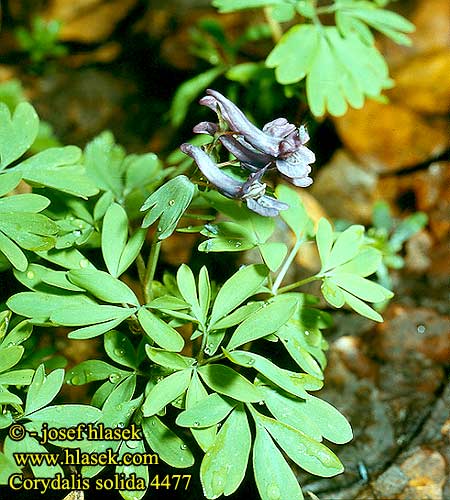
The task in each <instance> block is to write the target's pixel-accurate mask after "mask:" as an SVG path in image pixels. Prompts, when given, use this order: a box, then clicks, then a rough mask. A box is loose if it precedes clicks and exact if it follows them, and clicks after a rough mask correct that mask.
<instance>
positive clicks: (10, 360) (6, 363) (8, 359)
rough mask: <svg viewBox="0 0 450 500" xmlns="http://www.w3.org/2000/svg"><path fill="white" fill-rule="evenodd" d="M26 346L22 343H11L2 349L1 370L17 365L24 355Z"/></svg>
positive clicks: (0, 351) (0, 356) (0, 350)
mask: <svg viewBox="0 0 450 500" xmlns="http://www.w3.org/2000/svg"><path fill="white" fill-rule="evenodd" d="M23 352H24V348H23V347H22V346H20V345H11V346H9V347H5V348H3V347H2V348H1V349H0V372H4V371H6V370H9V369H10V368H11V367H13V366H15V365H16V364H17V363H18V362H19V361H20V359H21V358H22V356H23Z"/></svg>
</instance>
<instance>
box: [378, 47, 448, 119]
mask: <svg viewBox="0 0 450 500" xmlns="http://www.w3.org/2000/svg"><path fill="white" fill-rule="evenodd" d="M392 77H393V79H394V81H395V87H394V88H393V89H392V90H390V91H389V92H388V96H389V97H390V98H392V99H393V100H395V101H397V102H398V101H401V102H404V103H406V104H407V105H408V107H409V108H410V109H412V110H414V111H417V112H419V113H427V114H438V115H445V114H448V113H450V48H449V49H442V50H440V51H438V52H433V53H425V54H420V55H419V56H417V57H415V58H413V59H411V60H408V61H407V62H406V63H405V64H404V65H402V66H401V67H400V68H398V69H397V70H396V71H394V72H393V74H392Z"/></svg>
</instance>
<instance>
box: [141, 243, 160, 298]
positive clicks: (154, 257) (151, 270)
mask: <svg viewBox="0 0 450 500" xmlns="http://www.w3.org/2000/svg"><path fill="white" fill-rule="evenodd" d="M160 250H161V240H158V239H157V238H156V239H155V240H154V241H153V243H152V248H151V250H150V255H149V256H148V261H147V269H146V271H145V277H144V297H145V302H146V303H148V302H150V301H151V300H152V299H153V290H152V282H153V278H154V277H155V271H156V264H157V262H158V258H159V251H160Z"/></svg>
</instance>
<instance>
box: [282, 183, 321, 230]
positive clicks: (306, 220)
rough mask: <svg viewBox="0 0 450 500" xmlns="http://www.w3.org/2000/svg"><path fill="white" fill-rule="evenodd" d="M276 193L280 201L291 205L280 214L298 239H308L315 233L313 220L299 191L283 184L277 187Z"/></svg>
mask: <svg viewBox="0 0 450 500" xmlns="http://www.w3.org/2000/svg"><path fill="white" fill-rule="evenodd" d="M275 193H276V195H277V198H278V199H279V200H280V201H284V202H285V203H287V204H288V205H289V208H288V209H287V210H283V211H281V212H280V216H281V218H282V219H283V220H284V222H286V224H287V225H288V226H289V227H290V228H291V229H292V231H293V232H294V234H295V237H296V238H297V239H298V240H299V239H307V237H308V236H310V235H312V234H314V225H313V222H312V220H311V218H310V217H309V215H308V213H307V211H306V209H305V206H304V205H303V201H302V199H301V198H300V196H299V195H298V193H297V192H296V191H295V190H294V189H292V188H290V187H288V186H285V185H283V184H280V185H278V186H277V187H276V189H275Z"/></svg>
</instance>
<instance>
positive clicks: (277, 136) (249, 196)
mask: <svg viewBox="0 0 450 500" xmlns="http://www.w3.org/2000/svg"><path fill="white" fill-rule="evenodd" d="M206 93H207V95H206V96H205V97H203V98H202V99H201V100H200V104H203V105H205V106H208V107H209V108H211V109H212V110H213V111H215V112H216V113H217V114H218V117H219V123H220V122H221V121H224V122H225V123H226V125H227V126H228V127H229V129H230V131H229V132H227V131H222V130H221V129H220V125H218V124H215V123H212V122H201V123H199V124H198V125H196V126H195V127H194V132H195V133H200V134H209V135H211V136H213V137H215V138H216V139H217V140H218V141H219V142H220V143H221V144H222V145H223V146H224V147H225V149H227V150H228V152H229V153H231V154H232V155H233V156H234V157H235V158H236V160H237V161H238V162H239V163H240V166H241V168H242V169H244V170H247V171H250V172H252V173H251V174H250V175H249V176H248V178H247V180H246V181H245V182H240V181H238V180H236V179H234V178H232V177H230V176H228V175H227V174H225V173H224V172H222V171H221V170H220V169H219V167H218V166H217V165H216V164H215V162H214V161H213V160H212V159H211V158H210V157H209V155H208V154H207V153H206V152H204V151H203V150H202V149H200V148H199V147H196V146H192V145H190V144H183V145H182V146H181V150H182V151H183V152H184V153H186V154H188V155H189V156H191V157H192V158H193V159H194V160H195V162H196V163H197V166H198V167H199V169H200V170H201V171H202V173H203V174H204V175H205V177H206V178H207V179H208V180H209V181H210V182H211V183H212V184H214V185H215V186H216V187H217V188H218V190H219V191H220V192H221V193H222V194H224V195H225V196H228V197H229V198H237V199H242V200H245V201H246V203H247V206H248V208H250V209H251V210H253V211H254V212H256V213H258V214H260V215H265V216H276V215H278V214H279V211H280V210H286V209H287V208H288V206H287V205H286V204H285V203H282V202H279V201H277V200H276V199H275V198H273V197H271V196H268V195H266V194H265V190H266V184H265V183H263V182H262V177H263V176H264V174H265V173H266V171H268V170H271V169H274V168H275V169H277V170H278V171H279V172H280V173H281V174H282V175H283V177H285V178H286V179H287V180H289V181H290V182H292V184H294V185H295V186H299V187H307V186H309V185H310V184H311V183H312V179H311V178H310V177H309V176H308V175H309V173H310V172H311V167H310V164H311V163H313V162H314V161H315V155H314V153H313V152H312V151H311V150H309V149H308V148H307V147H306V146H305V144H306V143H307V142H308V140H309V136H308V133H307V131H306V128H305V127H304V126H302V127H300V128H297V127H296V126H295V125H293V124H292V123H289V122H288V121H287V120H286V119H285V118H277V119H275V120H273V121H271V122H269V123H266V125H264V127H263V129H262V130H261V129H259V128H257V127H256V126H255V125H253V123H251V122H250V121H249V120H248V118H247V117H246V116H245V114H244V113H243V112H242V111H241V110H240V109H239V108H238V107H237V106H236V105H235V104H234V103H232V102H231V101H230V100H229V99H227V98H226V97H224V96H223V95H222V94H220V93H219V92H217V91H215V90H211V89H208V90H207V91H206Z"/></svg>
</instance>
